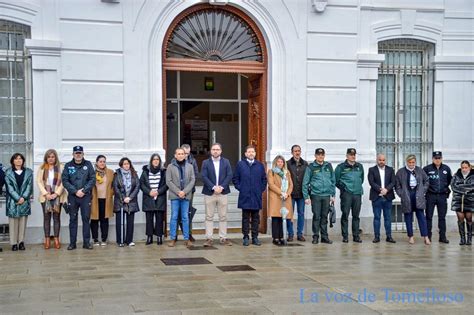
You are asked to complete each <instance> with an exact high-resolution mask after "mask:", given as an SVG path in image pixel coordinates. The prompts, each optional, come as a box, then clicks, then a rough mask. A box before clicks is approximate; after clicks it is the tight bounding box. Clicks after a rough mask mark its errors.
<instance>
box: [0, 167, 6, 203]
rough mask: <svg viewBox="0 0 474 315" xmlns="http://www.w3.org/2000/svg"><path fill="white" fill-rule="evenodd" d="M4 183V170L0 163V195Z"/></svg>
mask: <svg viewBox="0 0 474 315" xmlns="http://www.w3.org/2000/svg"><path fill="white" fill-rule="evenodd" d="M4 185H5V172H4V171H3V165H2V163H0V196H1V195H2V194H3V186H4Z"/></svg>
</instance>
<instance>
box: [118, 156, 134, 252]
mask: <svg viewBox="0 0 474 315" xmlns="http://www.w3.org/2000/svg"><path fill="white" fill-rule="evenodd" d="M119 166H120V168H118V169H117V170H116V171H115V177H114V193H115V197H114V212H115V213H116V215H115V218H116V219H115V230H116V233H117V238H116V239H117V243H118V245H119V246H120V247H123V246H124V245H128V246H135V243H134V242H133V224H134V221H135V212H138V211H139V210H140V209H139V207H138V193H139V192H140V179H139V178H138V175H137V172H136V171H135V169H134V168H133V165H132V161H130V159H129V158H126V157H124V158H122V159H121V160H120V162H119ZM122 224H123V226H122Z"/></svg>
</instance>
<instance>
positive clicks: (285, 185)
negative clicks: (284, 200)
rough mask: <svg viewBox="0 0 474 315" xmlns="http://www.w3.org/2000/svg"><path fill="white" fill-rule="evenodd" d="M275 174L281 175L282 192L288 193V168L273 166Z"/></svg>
mask: <svg viewBox="0 0 474 315" xmlns="http://www.w3.org/2000/svg"><path fill="white" fill-rule="evenodd" d="M272 171H273V173H274V174H277V175H278V176H280V177H281V192H282V193H286V192H287V191H288V179H286V170H282V169H281V168H279V167H274V168H272Z"/></svg>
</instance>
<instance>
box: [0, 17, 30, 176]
mask: <svg viewBox="0 0 474 315" xmlns="http://www.w3.org/2000/svg"><path fill="white" fill-rule="evenodd" d="M29 36H30V28H29V26H26V25H22V24H18V23H14V22H10V21H6V20H0V163H2V164H3V167H9V166H10V157H11V156H12V154H13V153H15V152H20V153H22V154H24V155H25V156H26V157H27V163H28V164H30V165H31V164H32V163H31V162H32V161H31V157H32V121H31V107H32V104H31V58H30V56H29V55H28V53H27V51H26V49H25V45H24V43H25V38H28V37H29Z"/></svg>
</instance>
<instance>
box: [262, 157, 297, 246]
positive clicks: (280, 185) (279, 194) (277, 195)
mask: <svg viewBox="0 0 474 315" xmlns="http://www.w3.org/2000/svg"><path fill="white" fill-rule="evenodd" d="M267 181H268V210H267V213H268V216H269V217H271V218H272V238H273V244H275V245H283V244H284V243H285V242H284V240H283V237H284V236H283V217H282V215H281V212H280V210H281V209H282V207H285V208H286V209H287V210H288V214H287V216H286V219H287V220H290V221H291V219H292V218H293V206H292V203H291V192H292V191H293V182H292V180H291V174H290V172H289V171H288V168H287V166H286V161H285V158H284V157H283V156H281V155H278V156H277V157H275V159H274V160H273V163H272V169H271V170H268V172H267Z"/></svg>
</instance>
